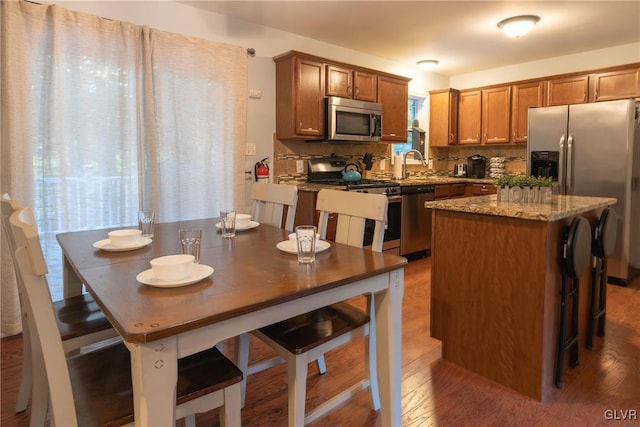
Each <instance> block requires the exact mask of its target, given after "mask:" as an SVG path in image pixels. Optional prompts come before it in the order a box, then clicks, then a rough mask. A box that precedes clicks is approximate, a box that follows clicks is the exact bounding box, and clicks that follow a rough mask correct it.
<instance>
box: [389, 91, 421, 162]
mask: <svg viewBox="0 0 640 427" xmlns="http://www.w3.org/2000/svg"><path fill="white" fill-rule="evenodd" d="M424 101H425V98H422V97H419V96H415V95H409V101H408V103H407V129H409V131H408V132H407V142H406V143H404V144H393V145H392V146H391V147H392V148H391V150H392V152H391V154H392V158H394V157H393V156H396V155H403V154H404V153H406V152H407V151H409V150H411V149H412V148H413V141H412V132H411V128H412V127H413V122H414V120H418V117H419V116H420V112H421V110H422V106H423V105H424ZM423 154H424V153H423ZM407 162H409V163H411V162H413V160H412V159H411V157H409V158H408V159H407Z"/></svg>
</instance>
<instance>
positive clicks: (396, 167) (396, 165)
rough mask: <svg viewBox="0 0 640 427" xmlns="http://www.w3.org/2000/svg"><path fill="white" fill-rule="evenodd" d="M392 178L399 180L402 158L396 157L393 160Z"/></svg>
mask: <svg viewBox="0 0 640 427" xmlns="http://www.w3.org/2000/svg"><path fill="white" fill-rule="evenodd" d="M393 178H394V179H401V178H402V156H401V155H399V154H398V155H396V156H394V159H393Z"/></svg>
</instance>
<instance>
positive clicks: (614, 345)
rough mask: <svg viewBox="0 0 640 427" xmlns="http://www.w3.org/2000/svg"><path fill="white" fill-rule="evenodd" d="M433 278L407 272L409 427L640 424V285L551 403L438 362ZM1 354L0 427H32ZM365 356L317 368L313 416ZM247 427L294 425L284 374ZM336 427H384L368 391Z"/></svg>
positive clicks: (264, 387)
mask: <svg viewBox="0 0 640 427" xmlns="http://www.w3.org/2000/svg"><path fill="white" fill-rule="evenodd" d="M429 278H430V259H429V258H424V259H419V260H416V261H412V262H411V263H410V264H409V265H408V266H407V268H406V272H405V294H404V311H403V331H402V333H403V348H402V350H403V351H402V360H403V363H402V420H403V421H402V424H403V426H467V425H468V426H479V425H491V426H520V427H523V426H542V425H544V426H597V425H612V422H613V425H615V426H626V425H640V278H638V279H636V280H635V281H634V282H633V283H632V284H630V285H629V286H628V287H626V288H623V287H619V286H613V285H610V286H609V290H608V301H607V304H608V305H607V324H606V336H605V337H604V338H597V337H596V338H595V342H594V349H593V350H591V351H587V350H585V349H584V345H583V344H581V348H580V366H578V367H577V368H575V369H572V368H567V370H566V371H565V385H564V388H563V389H562V390H557V389H556V390H554V393H553V398H552V401H551V402H548V403H540V402H537V401H535V400H532V399H530V398H528V397H526V396H523V395H520V394H517V393H515V392H513V391H511V390H509V389H507V388H505V387H502V386H500V385H497V384H495V383H493V382H491V381H489V380H486V379H484V378H482V377H480V376H478V375H476V374H474V373H471V372H469V371H466V370H464V369H462V368H459V367H457V366H455V365H453V364H451V363H448V362H446V361H443V360H442V359H441V358H440V356H441V345H440V342H439V341H437V340H434V339H432V338H430V336H429V293H430V285H429ZM583 289H586V286H585V285H584V284H583V286H582V288H581V290H583ZM582 342H584V340H582ZM225 344H226V343H225ZM1 346H2V348H1V353H2V359H1V362H2V368H1V371H2V373H1V378H0V379H1V381H2V387H1V388H2V392H1V395H0V399H1V407H2V414H1V421H2V425H3V426H15V427H22V426H27V425H28V421H29V414H28V412H29V411H28V410H27V411H26V412H25V413H22V414H15V413H14V409H13V408H14V404H15V393H16V390H17V387H18V380H19V373H20V361H21V356H22V339H21V337H20V336H16V337H9V338H5V339H3V340H2V342H1ZM227 348H229V349H231V346H225V350H226V349H227ZM251 349H252V350H251V358H252V361H254V360H258V359H262V358H265V357H269V356H270V354H271V353H270V350H268V349H267V347H266V346H264V345H263V344H261V343H260V342H258V341H255V340H253V341H252V347H251ZM229 351H231V350H229ZM363 357H364V356H363V345H362V341H357V342H354V343H352V344H349V345H347V346H345V347H343V348H342V349H339V350H336V351H333V352H331V353H329V354H327V369H328V372H327V374H325V375H318V372H317V369H316V368H315V365H312V366H311V367H310V369H309V380H308V383H307V409H310V408H312V407H315V406H317V405H318V404H320V403H321V402H322V401H323V400H324V399H325V398H327V397H330V396H331V395H333V394H334V393H335V392H336V390H340V389H342V388H344V387H346V386H349V385H351V384H353V383H355V382H356V381H357V379H359V378H362V377H363V376H364V368H363ZM629 418H631V419H629ZM242 420H243V425H246V426H261V427H262V426H285V425H286V422H287V381H286V374H285V370H284V366H283V365H280V366H277V367H275V368H272V369H269V370H266V371H263V372H260V373H258V374H255V375H252V376H250V377H249V379H248V382H247V401H246V407H245V409H244V410H243V412H242ZM179 425H180V426H181V425H182V423H181V422H179ZM198 425H200V426H218V425H219V423H218V416H217V412H216V411H213V412H212V413H208V414H203V415H202V416H200V417H199V418H198ZM329 425H330V426H379V425H380V417H379V416H378V414H376V413H375V412H373V411H372V410H371V409H370V407H369V402H368V392H366V391H363V392H361V393H359V394H358V395H357V396H356V397H355V398H354V399H351V400H350V401H348V402H347V403H345V404H344V405H343V406H342V407H340V408H338V409H337V410H335V411H333V412H332V413H330V414H328V415H327V416H325V417H324V418H321V419H320V420H318V421H316V422H314V423H312V424H310V426H316V427H319V426H329Z"/></svg>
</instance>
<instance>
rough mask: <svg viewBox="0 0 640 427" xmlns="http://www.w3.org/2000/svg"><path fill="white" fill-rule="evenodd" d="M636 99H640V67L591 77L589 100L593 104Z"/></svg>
mask: <svg viewBox="0 0 640 427" xmlns="http://www.w3.org/2000/svg"><path fill="white" fill-rule="evenodd" d="M637 97H640V67H635V68H630V69H626V70H618V71H612V72H609V73H598V74H595V75H594V76H593V91H592V95H591V100H592V101H594V102H597V101H611V100H614V99H620V98H637Z"/></svg>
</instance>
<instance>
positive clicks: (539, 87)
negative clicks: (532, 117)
mask: <svg viewBox="0 0 640 427" xmlns="http://www.w3.org/2000/svg"><path fill="white" fill-rule="evenodd" d="M544 88H545V82H533V83H522V84H518V85H513V88H512V89H513V91H512V97H511V142H515V143H526V142H527V128H528V125H529V107H542V106H543V105H544V104H543V102H544Z"/></svg>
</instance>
